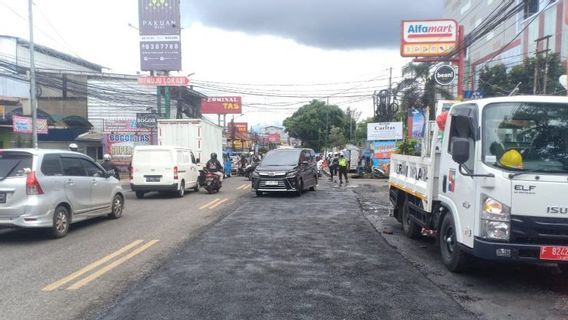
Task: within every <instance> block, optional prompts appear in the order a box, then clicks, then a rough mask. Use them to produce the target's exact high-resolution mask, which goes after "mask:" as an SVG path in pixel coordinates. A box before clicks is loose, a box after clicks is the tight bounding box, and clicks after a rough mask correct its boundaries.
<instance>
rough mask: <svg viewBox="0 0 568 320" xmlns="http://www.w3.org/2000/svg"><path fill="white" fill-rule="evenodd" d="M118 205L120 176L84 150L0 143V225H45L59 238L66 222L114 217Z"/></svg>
mask: <svg viewBox="0 0 568 320" xmlns="http://www.w3.org/2000/svg"><path fill="white" fill-rule="evenodd" d="M123 208H124V190H123V189H122V188H121V186H120V182H119V181H118V180H117V179H116V178H114V177H113V176H112V174H110V173H109V172H106V171H105V170H104V169H103V168H102V167H101V166H100V165H99V164H97V163H96V162H95V161H93V159H91V158H89V157H88V156H86V155H84V154H81V153H77V152H71V151H59V150H42V149H5V150H1V149H0V227H20V228H49V230H50V233H51V235H52V236H53V237H54V238H61V237H63V236H65V235H66V234H67V232H68V231H69V225H70V224H71V223H74V222H79V221H83V220H86V219H89V218H94V217H98V216H101V215H108V216H109V217H111V218H114V219H118V218H120V217H121V216H122V211H123Z"/></svg>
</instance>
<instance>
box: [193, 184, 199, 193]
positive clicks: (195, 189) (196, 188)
mask: <svg viewBox="0 0 568 320" xmlns="http://www.w3.org/2000/svg"><path fill="white" fill-rule="evenodd" d="M193 191H195V192H199V182H196V183H195V187H193Z"/></svg>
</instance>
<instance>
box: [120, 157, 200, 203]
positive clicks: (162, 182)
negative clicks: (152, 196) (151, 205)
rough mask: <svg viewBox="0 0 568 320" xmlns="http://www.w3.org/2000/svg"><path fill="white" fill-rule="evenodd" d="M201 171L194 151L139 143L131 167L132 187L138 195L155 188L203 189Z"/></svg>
mask: <svg viewBox="0 0 568 320" xmlns="http://www.w3.org/2000/svg"><path fill="white" fill-rule="evenodd" d="M198 176H199V170H198V168H197V164H196V160H195V156H194V155H193V152H191V150H189V149H186V148H180V147H168V146H136V147H135V148H134V153H133V155H132V164H131V167H130V187H131V189H132V191H134V192H135V193H136V197H137V198H139V199H140V198H142V197H144V194H145V193H147V192H151V191H161V192H175V194H176V195H177V196H178V197H183V196H184V195H185V191H186V190H187V189H193V190H194V191H199V184H198Z"/></svg>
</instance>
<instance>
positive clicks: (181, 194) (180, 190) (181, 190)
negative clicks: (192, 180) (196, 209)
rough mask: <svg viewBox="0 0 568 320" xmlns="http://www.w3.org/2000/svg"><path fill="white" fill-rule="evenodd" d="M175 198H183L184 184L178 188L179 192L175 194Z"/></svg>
mask: <svg viewBox="0 0 568 320" xmlns="http://www.w3.org/2000/svg"><path fill="white" fill-rule="evenodd" d="M176 196H177V197H178V198H183V196H185V182H183V181H182V182H181V185H180V186H179V190H178V191H177V192H176Z"/></svg>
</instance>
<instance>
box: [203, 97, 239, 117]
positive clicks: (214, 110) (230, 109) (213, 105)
mask: <svg viewBox="0 0 568 320" xmlns="http://www.w3.org/2000/svg"><path fill="white" fill-rule="evenodd" d="M201 113H203V114H240V113H242V102H241V97H209V98H203V99H201Z"/></svg>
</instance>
